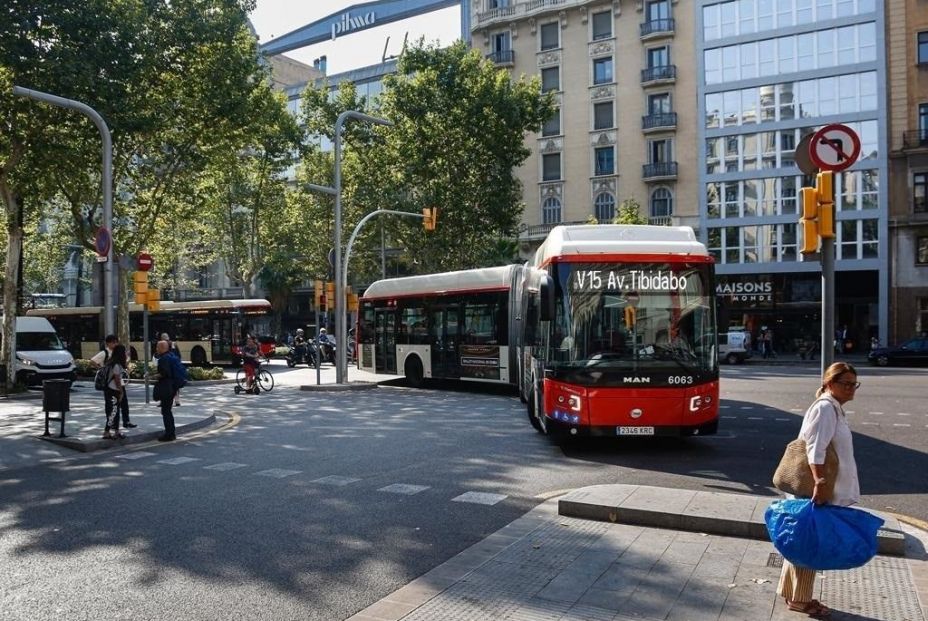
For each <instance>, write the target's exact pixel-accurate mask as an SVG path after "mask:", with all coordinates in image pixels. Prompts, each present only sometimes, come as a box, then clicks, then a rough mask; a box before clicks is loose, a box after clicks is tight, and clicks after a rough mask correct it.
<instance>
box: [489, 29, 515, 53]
mask: <svg viewBox="0 0 928 621" xmlns="http://www.w3.org/2000/svg"><path fill="white" fill-rule="evenodd" d="M511 49H512V39H510V33H509V31H508V30H507V31H505V32H497V33H496V34H494V35H493V52H494V54H496V57H497V58H498V57H499V52H508V51H509V50H511Z"/></svg>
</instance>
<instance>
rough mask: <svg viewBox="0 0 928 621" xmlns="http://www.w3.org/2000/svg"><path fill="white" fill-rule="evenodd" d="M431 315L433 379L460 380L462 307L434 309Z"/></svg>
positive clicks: (451, 306)
mask: <svg viewBox="0 0 928 621" xmlns="http://www.w3.org/2000/svg"><path fill="white" fill-rule="evenodd" d="M431 315H432V325H431V327H430V328H431V331H432V334H431V335H430V336H431V337H432V339H431V340H432V351H431V354H432V356H431V357H432V377H434V378H441V377H448V378H458V377H460V376H461V368H460V365H459V364H458V345H459V344H460V340H461V339H460V334H459V326H460V306H457V305H449V306H446V307H444V308H440V309H434V310H433V311H432V312H431Z"/></svg>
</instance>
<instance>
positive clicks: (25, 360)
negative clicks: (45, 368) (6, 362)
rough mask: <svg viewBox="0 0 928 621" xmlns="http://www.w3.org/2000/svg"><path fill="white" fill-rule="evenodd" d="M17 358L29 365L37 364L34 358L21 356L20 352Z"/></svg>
mask: <svg viewBox="0 0 928 621" xmlns="http://www.w3.org/2000/svg"><path fill="white" fill-rule="evenodd" d="M16 359H17V360H19V361H20V362H21V363H23V364H24V365H26V366H27V367H34V366H35V365H36V362H35V360H33V359H32V358H25V357H23V356H20V355H19V354H17V355H16Z"/></svg>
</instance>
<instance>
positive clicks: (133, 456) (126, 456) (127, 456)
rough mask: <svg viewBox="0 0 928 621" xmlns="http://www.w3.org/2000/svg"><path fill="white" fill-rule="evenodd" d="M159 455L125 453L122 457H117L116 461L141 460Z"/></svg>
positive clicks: (137, 452) (143, 452)
mask: <svg viewBox="0 0 928 621" xmlns="http://www.w3.org/2000/svg"><path fill="white" fill-rule="evenodd" d="M157 454H158V453H151V452H148V451H136V452H134V453H124V454H122V455H116V456H115V457H116V459H141V458H142V457H153V456H154V455H157Z"/></svg>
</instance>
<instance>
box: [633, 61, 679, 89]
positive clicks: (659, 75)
mask: <svg viewBox="0 0 928 621" xmlns="http://www.w3.org/2000/svg"><path fill="white" fill-rule="evenodd" d="M676 80H677V66H676V65H661V66H658V67H648V68H647V69H642V70H641V85H642V86H647V85H649V84H663V83H665V82H666V83H669V82H675V81H676Z"/></svg>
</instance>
